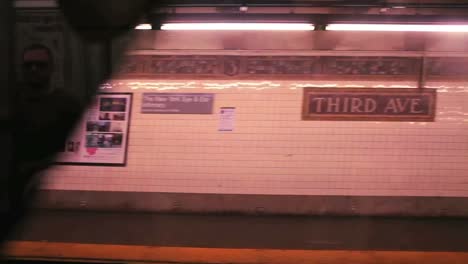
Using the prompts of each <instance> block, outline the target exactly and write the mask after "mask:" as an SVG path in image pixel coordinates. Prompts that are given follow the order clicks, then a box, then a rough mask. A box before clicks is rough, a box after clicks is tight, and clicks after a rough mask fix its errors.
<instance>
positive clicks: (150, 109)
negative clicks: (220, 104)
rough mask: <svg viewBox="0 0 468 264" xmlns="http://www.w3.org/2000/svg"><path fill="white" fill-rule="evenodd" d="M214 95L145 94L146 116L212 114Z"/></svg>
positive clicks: (142, 107)
mask: <svg viewBox="0 0 468 264" xmlns="http://www.w3.org/2000/svg"><path fill="white" fill-rule="evenodd" d="M213 101H214V94H210V93H143V101H142V104H141V112H142V113H144V114H212V113H213Z"/></svg>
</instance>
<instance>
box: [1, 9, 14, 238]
mask: <svg viewBox="0 0 468 264" xmlns="http://www.w3.org/2000/svg"><path fill="white" fill-rule="evenodd" d="M13 12H14V11H13V6H12V1H10V0H3V1H0V58H2V61H1V63H0V244H1V241H2V239H3V238H4V235H5V234H6V231H7V230H8V229H9V225H8V220H7V219H8V218H7V217H6V213H7V209H8V178H9V176H10V174H11V167H12V166H11V165H12V150H13V148H12V145H11V141H12V133H11V131H12V126H11V123H12V112H11V106H12V105H11V98H12V92H13V91H14V88H15V86H14V83H15V82H14V64H13V61H14V60H13V54H14V52H13V25H14V24H13V20H14V13H13Z"/></svg>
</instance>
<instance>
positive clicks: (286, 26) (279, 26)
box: [161, 23, 315, 30]
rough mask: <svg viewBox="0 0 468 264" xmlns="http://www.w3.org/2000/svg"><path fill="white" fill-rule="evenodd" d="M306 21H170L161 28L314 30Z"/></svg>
mask: <svg viewBox="0 0 468 264" xmlns="http://www.w3.org/2000/svg"><path fill="white" fill-rule="evenodd" d="M314 28H315V27H314V25H312V24H305V23H168V24H163V25H162V26H161V30H314Z"/></svg>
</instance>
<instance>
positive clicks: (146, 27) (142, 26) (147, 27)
mask: <svg viewBox="0 0 468 264" xmlns="http://www.w3.org/2000/svg"><path fill="white" fill-rule="evenodd" d="M135 29H139V30H151V29H153V27H152V26H151V24H139V25H137V26H136V27H135Z"/></svg>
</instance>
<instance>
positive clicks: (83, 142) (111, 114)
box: [56, 93, 132, 166]
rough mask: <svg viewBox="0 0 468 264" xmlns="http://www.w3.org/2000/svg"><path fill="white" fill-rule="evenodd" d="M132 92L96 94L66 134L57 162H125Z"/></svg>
mask: <svg viewBox="0 0 468 264" xmlns="http://www.w3.org/2000/svg"><path fill="white" fill-rule="evenodd" d="M131 108H132V94H129V93H105V94H98V95H97V96H96V97H95V101H94V102H93V104H92V105H91V106H90V108H89V109H88V111H87V112H86V113H85V114H84V115H83V118H82V120H81V121H80V122H79V123H78V125H77V127H76V128H75V130H74V132H73V133H72V134H71V135H70V136H69V137H68V139H67V141H66V142H65V146H64V148H63V150H62V152H61V153H59V155H58V156H57V159H56V162H57V163H58V164H65V165H66V164H69V165H80V164H81V165H97V166H106V165H111V166H112V165H114V166H125V165H126V159H127V146H128V144H127V143H128V132H129V126H130V114H131Z"/></svg>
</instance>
